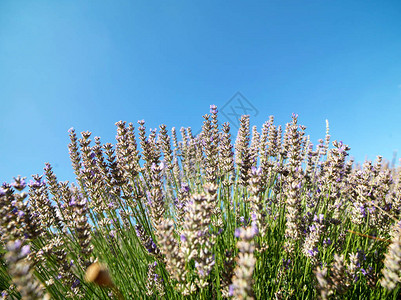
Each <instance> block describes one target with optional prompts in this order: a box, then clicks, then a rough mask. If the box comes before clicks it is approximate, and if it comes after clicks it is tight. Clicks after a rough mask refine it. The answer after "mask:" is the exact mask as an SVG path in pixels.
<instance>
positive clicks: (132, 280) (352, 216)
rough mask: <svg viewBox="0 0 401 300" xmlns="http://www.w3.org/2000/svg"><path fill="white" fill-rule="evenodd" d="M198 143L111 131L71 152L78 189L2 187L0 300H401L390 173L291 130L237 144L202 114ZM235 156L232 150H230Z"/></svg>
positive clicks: (300, 129)
mask: <svg viewBox="0 0 401 300" xmlns="http://www.w3.org/2000/svg"><path fill="white" fill-rule="evenodd" d="M203 118H204V122H203V126H202V131H201V133H200V134H199V135H197V136H193V134H192V130H191V128H182V129H181V130H180V132H181V137H182V139H181V140H180V141H179V138H178V137H177V131H176V129H175V128H172V129H171V134H170V135H169V133H168V130H167V128H166V126H165V125H160V128H159V130H158V131H156V130H151V131H150V133H149V134H148V131H147V130H146V127H145V122H144V121H139V122H138V125H139V126H138V128H137V131H135V128H134V125H133V124H131V123H130V124H128V125H127V124H126V123H125V122H122V121H120V122H118V123H116V126H117V136H116V144H115V145H112V144H110V143H106V144H102V143H101V141H100V138H99V137H95V138H94V141H92V140H91V133H90V132H87V131H86V132H82V133H81V136H82V137H81V138H78V137H77V134H76V132H75V131H74V129H71V130H70V131H69V136H70V139H71V142H70V144H69V146H68V148H69V153H70V158H71V161H72V167H73V170H74V172H75V175H76V183H69V182H60V181H58V179H57V177H56V175H55V174H54V173H53V171H52V167H51V165H50V164H46V165H45V168H44V174H43V175H34V176H32V180H30V182H29V183H28V184H27V183H26V181H25V180H26V178H21V177H16V178H15V180H14V181H13V182H11V183H3V185H2V187H1V188H0V234H1V235H0V236H1V239H0V291H2V293H1V297H2V299H110V298H111V299H316V298H317V299H348V298H352V299H383V298H388V299H397V298H398V297H399V295H400V275H401V242H400V241H401V225H400V224H401V223H400V222H399V218H400V214H401V169H400V168H398V169H396V168H390V167H389V165H388V163H385V162H383V160H382V158H381V157H380V156H379V157H378V158H377V160H376V162H374V163H372V162H370V161H367V162H365V163H364V164H363V165H362V166H359V165H357V166H354V164H353V161H352V160H347V156H348V151H349V150H350V148H349V147H348V146H347V145H345V144H344V143H342V142H339V141H334V142H332V143H331V144H330V135H329V132H328V124H327V134H326V137H325V139H324V140H323V139H322V140H319V143H318V144H317V145H316V146H314V145H313V144H312V143H311V141H310V139H309V137H308V136H307V135H306V134H305V129H306V128H305V126H302V125H299V124H298V118H297V115H293V116H292V121H291V122H290V123H288V124H286V126H285V127H284V128H282V127H281V126H277V125H275V124H274V118H273V117H270V118H269V120H268V121H267V122H266V123H265V124H263V126H262V128H261V131H260V132H258V130H257V128H256V127H253V128H252V129H251V128H250V125H249V116H242V117H241V119H240V128H239V131H238V134H237V137H236V140H235V142H234V141H232V135H231V132H230V125H229V124H228V123H224V124H223V125H222V126H221V127H219V123H218V110H217V107H216V106H214V105H212V106H211V107H210V113H209V114H206V115H204V116H203ZM233 142H234V143H233Z"/></svg>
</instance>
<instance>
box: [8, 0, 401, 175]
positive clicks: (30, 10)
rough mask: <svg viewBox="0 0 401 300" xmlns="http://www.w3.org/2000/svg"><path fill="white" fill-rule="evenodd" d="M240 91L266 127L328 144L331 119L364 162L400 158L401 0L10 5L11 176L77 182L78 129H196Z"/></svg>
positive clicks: (107, 135)
mask: <svg viewBox="0 0 401 300" xmlns="http://www.w3.org/2000/svg"><path fill="white" fill-rule="evenodd" d="M238 91H239V92H241V93H242V95H244V96H245V97H246V99H247V100H248V101H249V102H250V103H251V104H252V105H253V106H254V108H255V109H256V110H255V111H251V115H255V114H256V111H257V112H258V114H257V115H256V116H252V117H251V120H252V124H255V125H258V126H260V125H261V124H262V123H263V122H264V121H265V120H267V119H268V116H269V115H275V116H276V122H277V123H278V124H283V125H284V124H285V123H286V122H289V121H290V119H291V113H293V112H295V113H298V114H299V120H300V123H302V124H304V125H306V126H307V133H308V134H310V135H311V137H312V141H313V142H316V141H317V140H318V139H319V138H321V137H324V134H325V120H326V119H328V120H329V122H330V128H331V134H332V137H333V140H334V139H338V140H343V141H344V142H345V143H347V144H349V145H350V146H351V148H352V150H351V154H352V155H353V156H354V157H355V158H356V159H357V160H358V161H363V160H364V159H365V157H367V158H368V159H375V156H376V155H378V154H382V155H383V156H384V157H386V158H387V159H389V160H391V158H392V153H393V151H394V150H400V151H401V3H400V2H399V1H366V0H364V1H299V0H297V1H260V2H258V1H160V2H156V1H155V2H149V1H4V0H3V1H1V2H0V103H1V118H0V144H1V152H0V154H1V155H0V176H1V178H0V179H1V180H3V181H4V180H6V181H9V180H11V179H12V177H13V176H16V175H18V174H21V175H23V176H27V177H28V178H29V177H30V175H31V174H34V173H42V172H43V167H44V163H45V162H50V163H51V164H52V165H53V166H54V170H55V173H56V175H58V177H59V179H61V180H72V179H73V173H72V169H71V166H70V161H69V157H68V150H67V144H68V142H69V139H68V133H67V130H68V129H69V128H70V127H74V128H76V130H77V131H78V132H81V131H84V130H90V131H92V132H93V135H94V136H101V137H102V139H103V141H105V142H113V141H114V136H115V126H114V123H115V122H116V121H119V120H125V121H128V122H134V123H136V121H137V120H139V119H145V121H146V122H147V126H148V128H155V127H157V126H158V125H159V124H161V123H165V124H167V126H168V127H169V128H171V127H172V126H176V127H177V128H180V127H181V126H192V127H193V128H194V132H196V131H197V130H196V128H199V127H200V126H201V124H202V117H201V116H202V115H203V114H205V113H208V111H209V105H210V104H215V105H217V106H218V107H220V108H221V107H223V106H224V105H225V104H226V103H227V102H228V101H229V100H230V99H231V98H232V97H233V96H234V94H235V93H236V92H238ZM232 104H233V102H232V103H231V104H228V106H226V107H225V111H226V112H229V111H228V110H227V109H228V108H230V106H231V107H233V105H232ZM234 106H235V105H234ZM248 112H249V111H248ZM226 120H227V119H226V118H225V117H223V116H222V118H221V121H226ZM235 134H236V133H235Z"/></svg>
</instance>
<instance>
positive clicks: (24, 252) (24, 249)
mask: <svg viewBox="0 0 401 300" xmlns="http://www.w3.org/2000/svg"><path fill="white" fill-rule="evenodd" d="M29 253H31V250H30V246H29V245H25V246H22V248H21V256H22V257H25V256H27V255H28V254H29Z"/></svg>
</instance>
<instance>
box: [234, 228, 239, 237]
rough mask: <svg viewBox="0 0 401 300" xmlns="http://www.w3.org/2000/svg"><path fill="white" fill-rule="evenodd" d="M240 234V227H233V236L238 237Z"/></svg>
mask: <svg viewBox="0 0 401 300" xmlns="http://www.w3.org/2000/svg"><path fill="white" fill-rule="evenodd" d="M240 235H241V228H237V229H235V231H234V236H235V237H237V238H239V237H240Z"/></svg>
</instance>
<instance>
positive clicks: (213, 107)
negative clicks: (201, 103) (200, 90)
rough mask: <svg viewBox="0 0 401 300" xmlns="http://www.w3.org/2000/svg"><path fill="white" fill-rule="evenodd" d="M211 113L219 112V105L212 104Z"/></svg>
mask: <svg viewBox="0 0 401 300" xmlns="http://www.w3.org/2000/svg"><path fill="white" fill-rule="evenodd" d="M210 113H211V114H217V106H216V105H214V104H212V105H210Z"/></svg>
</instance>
